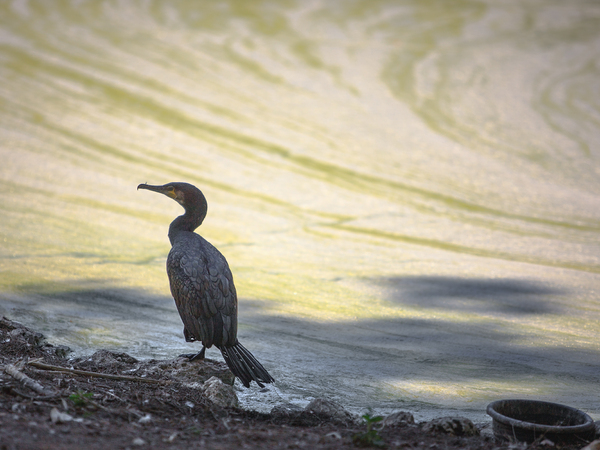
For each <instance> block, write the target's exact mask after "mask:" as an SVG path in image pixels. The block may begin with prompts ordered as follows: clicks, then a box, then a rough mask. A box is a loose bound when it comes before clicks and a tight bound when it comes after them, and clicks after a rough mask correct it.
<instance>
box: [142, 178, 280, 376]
mask: <svg viewBox="0 0 600 450" xmlns="http://www.w3.org/2000/svg"><path fill="white" fill-rule="evenodd" d="M137 188H138V189H147V190H149V191H154V192H159V193H161V194H164V195H166V196H167V197H170V198H172V199H173V200H175V201H176V202H178V203H179V204H180V205H181V206H183V208H184V209H185V214H183V215H181V216H179V217H177V218H176V219H175V220H174V221H173V222H172V223H171V226H170V227H169V240H170V241H171V246H172V248H171V251H170V252H169V256H168V257H167V274H168V275H169V282H170V285H171V294H172V295H173V298H174V299H175V304H176V305H177V310H178V311H179V315H180V316H181V320H182V321H183V326H184V328H183V334H184V336H185V340H186V341H187V342H192V341H201V342H202V350H200V352H199V353H198V354H197V355H195V356H193V358H191V359H192V360H193V359H202V358H204V352H205V351H206V349H207V348H210V347H212V346H213V345H214V346H215V347H217V348H218V349H219V350H221V353H222V354H223V358H224V359H225V362H226V363H227V366H229V369H230V370H231V372H233V374H234V375H235V376H236V377H238V378H239V379H240V381H241V382H242V383H243V385H244V386H246V387H250V382H251V381H252V380H254V381H256V383H257V384H258V385H259V386H260V387H264V385H263V383H272V382H273V381H275V380H274V379H273V377H271V375H269V373H268V372H267V371H266V369H265V368H264V367H263V366H262V365H261V364H260V363H259V362H258V361H257V360H256V358H255V357H254V356H253V355H252V353H250V352H249V351H248V350H246V348H244V347H243V346H242V344H240V343H239V341H238V340H237V295H236V292H235V286H234V285H233V276H232V275H231V270H229V265H228V264H227V261H226V260H225V257H224V256H223V255H222V254H221V252H219V250H217V249H216V248H215V247H213V246H212V245H211V244H210V243H209V242H208V241H207V240H206V239H204V238H203V237H202V236H200V235H198V234H196V233H194V230H195V229H196V228H198V227H199V226H200V224H201V223H202V221H203V220H204V218H205V217H206V210H207V206H208V205H207V203H206V198H205V197H204V194H202V192H201V191H200V189H198V188H197V187H195V186H192V185H191V184H188V183H168V184H165V185H164V186H151V185H148V184H140V185H139V186H138V187H137Z"/></svg>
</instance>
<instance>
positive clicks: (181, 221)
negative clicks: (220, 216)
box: [169, 208, 206, 245]
mask: <svg viewBox="0 0 600 450" xmlns="http://www.w3.org/2000/svg"><path fill="white" fill-rule="evenodd" d="M204 217H206V211H205V212H204V213H202V211H200V210H199V209H196V208H190V209H186V211H185V214H183V215H181V216H179V217H177V218H176V219H175V220H174V221H173V222H171V225H170V226H169V240H170V241H171V245H173V244H174V243H175V240H176V239H177V236H178V235H179V234H180V233H181V232H183V231H188V232H192V231H194V230H195V229H196V228H198V227H199V226H200V224H201V223H202V221H203V220H204Z"/></svg>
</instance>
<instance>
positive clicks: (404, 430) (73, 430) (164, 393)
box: [0, 318, 583, 450]
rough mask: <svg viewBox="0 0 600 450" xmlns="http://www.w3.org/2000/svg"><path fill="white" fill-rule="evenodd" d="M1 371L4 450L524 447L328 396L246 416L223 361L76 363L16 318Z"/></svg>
mask: <svg viewBox="0 0 600 450" xmlns="http://www.w3.org/2000/svg"><path fill="white" fill-rule="evenodd" d="M0 369H1V370H0V424H1V427H0V449H2V450H4V449H7V450H9V449H10V450H12V449H41V448H43V449H81V448H86V449H88V450H89V449H105V448H115V449H118V448H122V449H125V448H131V449H134V448H140V449H143V448H169V449H178V448H181V449H183V448H185V449H189V448H210V449H233V448H261V449H264V448H282V449H284V448H290V449H292V448H310V449H340V448H342V449H343V448H356V447H359V446H372V447H381V448H422V449H437V448H439V449H442V448H443V449H446V448H448V449H459V448H460V449H496V448H515V447H514V446H513V447H509V446H508V445H504V446H502V445H499V444H496V443H495V442H494V441H493V439H492V437H491V433H490V430H487V429H484V430H482V429H481V428H479V427H477V426H475V425H474V424H473V423H471V422H470V421H469V420H467V419H460V418H441V419H437V420H434V421H431V422H426V423H415V421H414V418H413V416H412V415H411V414H410V413H409V412H403V411H398V412H397V413H394V414H392V415H390V416H388V417H385V418H381V420H379V419H372V418H370V417H368V416H367V419H365V418H361V417H356V416H354V415H352V414H350V413H348V412H347V411H345V410H344V408H343V407H342V406H340V405H338V404H336V403H334V402H331V401H328V400H326V399H317V400H315V401H313V402H311V403H310V404H309V405H308V406H307V407H306V408H304V409H300V408H298V407H294V406H293V405H286V404H282V405H278V406H276V407H275V408H273V411H272V412H271V413H270V414H261V413H257V412H255V411H246V410H242V409H240V408H238V407H237V397H236V395H235V391H234V390H233V388H232V387H231V385H232V383H233V376H232V374H231V373H230V372H229V370H228V369H227V367H226V366H225V364H223V363H220V362H218V361H212V360H208V359H207V360H204V361H200V362H193V363H191V362H189V361H187V360H186V359H185V358H175V359H173V360H146V361H139V360H137V359H135V358H133V357H131V356H129V355H127V354H125V353H114V352H109V351H106V350H98V351H97V352H95V353H94V354H93V355H92V356H91V357H86V358H70V357H69V349H68V348H66V347H61V346H53V345H52V344H50V343H48V342H47V341H46V340H45V339H44V337H43V336H42V335H41V334H40V333H37V332H35V331H33V330H30V329H28V328H26V327H24V326H22V325H20V324H18V323H16V322H13V321H11V320H9V319H7V318H2V319H1V320H0ZM549 445H550V443H548V442H542V443H539V444H535V445H532V446H530V447H529V448H549V447H548V446H549ZM582 446H583V445H575V446H572V447H562V448H581V447H582ZM553 448H558V447H555V446H553Z"/></svg>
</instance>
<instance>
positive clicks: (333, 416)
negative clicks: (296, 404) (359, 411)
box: [304, 398, 356, 423]
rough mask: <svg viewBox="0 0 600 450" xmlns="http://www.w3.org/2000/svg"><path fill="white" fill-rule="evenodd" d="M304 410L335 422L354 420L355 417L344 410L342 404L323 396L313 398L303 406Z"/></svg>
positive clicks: (351, 421)
mask: <svg viewBox="0 0 600 450" xmlns="http://www.w3.org/2000/svg"><path fill="white" fill-rule="evenodd" d="M304 411H305V412H307V413H310V414H315V415H317V416H319V417H323V418H326V419H328V420H332V421H335V422H342V423H348V422H350V423H353V422H356V418H355V417H354V416H353V415H352V414H350V413H349V412H348V411H346V410H345V409H344V407H343V406H342V405H340V404H339V403H337V402H335V401H333V400H328V399H325V398H316V399H314V400H313V401H311V402H310V403H309V404H308V405H307V406H306V408H304Z"/></svg>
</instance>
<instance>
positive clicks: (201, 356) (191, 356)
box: [179, 347, 206, 362]
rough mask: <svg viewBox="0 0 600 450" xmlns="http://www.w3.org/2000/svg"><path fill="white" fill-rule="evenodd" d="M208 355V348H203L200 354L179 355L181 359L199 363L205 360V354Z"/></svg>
mask: <svg viewBox="0 0 600 450" xmlns="http://www.w3.org/2000/svg"><path fill="white" fill-rule="evenodd" d="M205 353H206V347H202V350H200V351H199V352H198V353H186V354H185V355H179V357H180V358H187V359H189V360H190V362H191V361H198V360H202V359H204V354H205Z"/></svg>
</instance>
